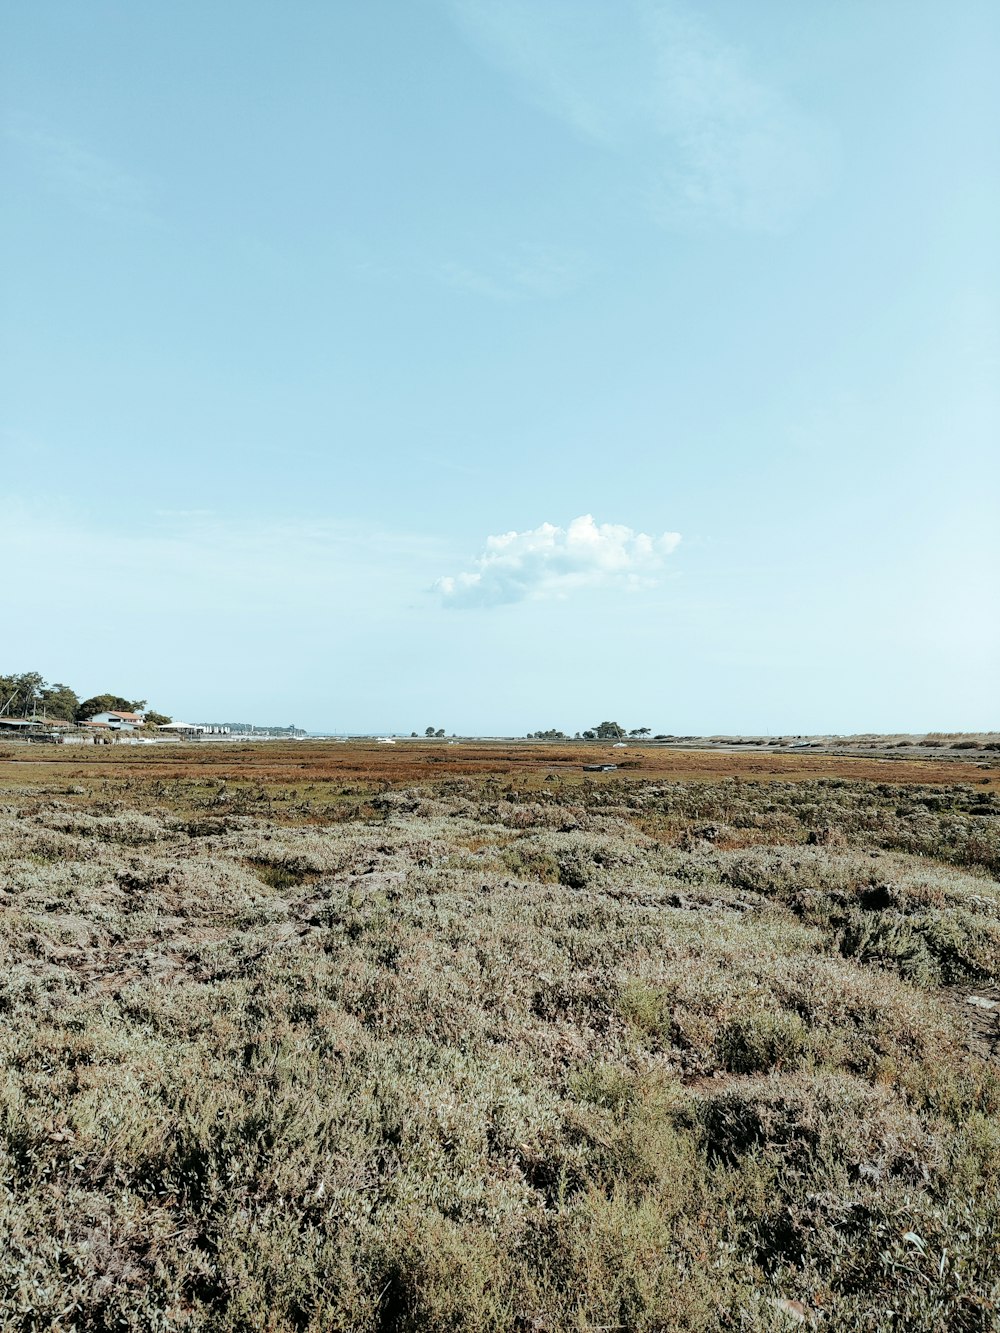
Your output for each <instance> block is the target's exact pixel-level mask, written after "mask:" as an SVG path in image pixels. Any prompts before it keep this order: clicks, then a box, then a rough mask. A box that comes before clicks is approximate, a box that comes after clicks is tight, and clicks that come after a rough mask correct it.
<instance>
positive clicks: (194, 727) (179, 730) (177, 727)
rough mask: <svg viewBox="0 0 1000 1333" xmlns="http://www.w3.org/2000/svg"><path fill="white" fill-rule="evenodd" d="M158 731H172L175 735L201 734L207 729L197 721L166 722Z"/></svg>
mask: <svg viewBox="0 0 1000 1333" xmlns="http://www.w3.org/2000/svg"><path fill="white" fill-rule="evenodd" d="M157 730H158V731H170V732H172V733H173V734H174V735H175V736H200V735H201V734H202V732H203V731H204V730H205V728H204V727H200V726H199V725H198V724H197V722H164V723H162V724H161V725H160V726H159V727H158V728H157Z"/></svg>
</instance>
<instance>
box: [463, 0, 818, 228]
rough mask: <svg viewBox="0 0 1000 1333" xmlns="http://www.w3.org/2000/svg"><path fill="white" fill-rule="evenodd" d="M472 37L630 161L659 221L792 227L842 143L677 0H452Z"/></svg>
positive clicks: (573, 122) (540, 97)
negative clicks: (538, 0) (835, 148)
mask: <svg viewBox="0 0 1000 1333" xmlns="http://www.w3.org/2000/svg"><path fill="white" fill-rule="evenodd" d="M450 7H451V9H452V12H453V13H454V14H455V16H456V19H457V21H458V23H459V25H460V26H461V28H462V30H463V31H464V32H465V33H466V35H467V36H468V38H469V40H470V41H471V42H472V43H473V44H474V45H475V46H476V47H477V49H479V50H480V51H481V52H482V53H483V54H484V55H485V56H486V57H487V58H488V59H490V60H492V61H493V62H494V63H496V64H498V65H500V66H502V67H503V68H505V69H508V70H509V71H511V72H512V73H513V74H514V75H515V76H516V77H517V78H518V79H519V80H520V81H521V83H522V86H523V87H524V88H525V89H526V91H527V92H528V94H529V96H531V97H532V98H533V99H534V100H535V101H537V102H538V103H539V104H540V105H542V106H543V107H544V108H545V109H546V110H547V111H549V112H550V113H551V114H553V115H556V116H558V117H559V118H560V119H561V120H563V121H564V122H565V123H566V124H567V125H569V126H570V127H571V128H572V129H573V130H574V131H575V132H576V133H577V134H579V135H581V136H582V137H584V138H586V139H587V140H589V141H591V142H593V143H594V144H596V145H599V146H600V147H602V148H604V149H606V150H610V151H613V152H615V153H617V154H620V155H622V156H625V157H627V158H629V159H630V160H632V161H633V162H634V164H635V166H636V168H637V170H638V172H639V180H638V181H637V185H636V188H637V189H638V190H639V191H640V192H641V193H643V194H644V195H645V196H646V197H647V199H648V200H649V203H650V206H651V208H652V210H653V212H654V215H656V216H657V217H658V218H659V219H660V220H662V221H664V222H669V223H689V222H693V221H699V222H705V221H708V220H712V221H716V222H722V223H724V224H726V225H728V226H731V227H737V228H745V229H750V230H780V229H782V228H784V227H786V226H788V225H789V224H790V223H791V222H793V221H794V219H795V218H796V217H797V216H798V215H799V214H800V213H801V212H802V211H803V210H804V209H805V208H806V207H807V206H808V205H809V204H810V203H811V202H812V201H813V200H814V199H815V198H816V197H817V196H818V195H819V194H821V193H822V192H823V191H824V190H825V189H826V188H827V185H828V182H829V179H830V175H831V163H832V158H833V152H832V142H831V136H830V134H829V133H828V131H826V130H825V129H824V127H822V126H821V125H819V124H818V123H817V122H816V121H815V120H814V119H813V118H811V117H810V116H809V115H808V114H806V112H805V111H804V110H803V109H802V108H800V107H798V106H796V105H795V104H794V103H793V102H792V100H791V99H790V98H788V97H787V96H785V95H783V94H782V92H781V91H780V89H778V88H776V87H773V86H771V85H770V84H769V83H768V81H767V80H765V79H764V78H762V77H761V76H760V75H758V74H756V73H755V72H754V70H753V69H752V67H751V60H750V58H749V57H748V55H747V54H746V53H745V52H742V51H740V50H739V49H737V48H736V47H734V46H732V45H730V44H728V43H727V42H726V41H725V39H724V38H723V37H722V36H721V35H720V34H719V33H718V32H716V31H715V30H713V29H712V28H711V27H710V26H709V24H708V23H707V22H706V21H705V20H704V19H703V18H702V17H701V16H700V15H699V16H695V14H694V13H693V12H692V11H691V10H689V9H688V8H686V7H685V6H683V5H682V4H680V3H678V2H677V0H548V2H547V3H546V4H545V5H538V4H535V3H529V0H450Z"/></svg>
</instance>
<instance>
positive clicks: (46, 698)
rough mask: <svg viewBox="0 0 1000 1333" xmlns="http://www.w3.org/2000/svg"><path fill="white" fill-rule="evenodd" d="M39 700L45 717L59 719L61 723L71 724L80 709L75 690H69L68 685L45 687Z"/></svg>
mask: <svg viewBox="0 0 1000 1333" xmlns="http://www.w3.org/2000/svg"><path fill="white" fill-rule="evenodd" d="M40 698H41V704H42V708H43V709H44V710H45V716H46V717H56V718H60V719H61V720H62V721H63V722H72V721H73V720H74V718H75V717H76V710H77V709H78V708H79V707H80V700H79V697H78V696H77V693H76V690H71V689H70V687H69V686H68V685H45V686H43V688H42V690H41V692H40Z"/></svg>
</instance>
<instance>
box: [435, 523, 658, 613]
mask: <svg viewBox="0 0 1000 1333" xmlns="http://www.w3.org/2000/svg"><path fill="white" fill-rule="evenodd" d="M679 541H680V534H679V533H676V532H665V533H663V534H662V535H661V536H659V537H650V536H648V535H647V534H646V533H645V532H635V531H634V530H633V529H632V528H628V527H625V526H624V525H622V524H620V523H595V522H594V519H593V518H592V516H591V515H590V514H583V515H581V517H580V518H575V519H573V521H572V522H571V523H570V524H569V525H568V526H567V527H565V528H562V527H557V526H556V525H555V524H553V523H543V524H542V525H541V526H540V527H537V528H531V529H530V530H528V531H527V532H505V533H503V534H502V535H500V536H496V537H487V539H486V546H485V548H484V550H483V551H482V553H481V554H480V555H478V556H477V557H476V559H475V560H474V561H473V562H472V569H470V570H466V571H463V572H462V573H460V574H455V575H452V576H449V577H447V578H442V579H439V580H438V581H437V583H436V584H435V587H436V589H437V590H438V592H439V593H440V594H441V599H442V601H443V603H444V605H445V606H452V607H482V606H501V605H503V604H504V603H509V602H520V601H524V600H525V599H526V598H544V597H564V596H566V595H567V594H569V593H571V592H574V591H576V590H577V589H581V588H595V587H607V586H609V585H616V586H624V587H631V588H636V587H641V586H643V585H644V584H647V585H648V584H649V583H651V582H653V581H654V579H655V575H656V573H657V572H658V571H659V570H660V569H661V568H662V566H663V561H664V559H665V558H666V557H667V556H668V555H670V554H671V553H672V552H673V551H674V550H675V549H676V547H677V544H678V542H679Z"/></svg>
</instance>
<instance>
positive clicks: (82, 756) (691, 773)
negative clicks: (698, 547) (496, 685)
mask: <svg viewBox="0 0 1000 1333" xmlns="http://www.w3.org/2000/svg"><path fill="white" fill-rule="evenodd" d="M593 763H617V764H618V772H617V773H615V774H598V773H584V772H583V771H582V770H583V765H584V764H593ZM550 774H555V775H558V776H559V777H560V778H561V779H564V780H575V781H579V782H584V781H587V782H608V781H610V780H613V779H618V780H621V779H627V778H642V779H643V780H646V781H652V780H656V781H666V782H717V781H720V780H722V779H725V778H740V779H745V780H746V781H752V782H803V781H810V780H815V779H818V778H844V779H848V780H850V781H855V782H893V783H897V784H902V785H910V784H914V783H956V782H966V783H976V784H977V785H982V786H986V787H989V788H991V789H996V788H997V787H1000V762H997V761H993V762H992V763H990V764H982V763H974V762H968V761H963V760H960V759H899V758H893V759H887V758H870V759H869V758H851V757H845V756H839V755H824V754H807V753H794V754H789V753H778V754H775V753H768V752H762V751H752V752H746V751H744V752H739V751H737V752H731V751H718V750H670V749H665V748H660V747H657V746H641V745H636V744H634V743H633V744H631V745H630V747H629V749H628V750H627V751H622V750H614V749H611V748H610V747H609V746H608V745H607V744H604V745H588V744H585V743H583V744H581V743H576V744H571V745H559V744H558V743H548V742H546V743H535V744H531V743H520V744H519V743H517V742H502V741H460V742H458V743H457V744H454V745H449V744H447V743H446V742H443V741H432V742H422V741H400V742H399V743H398V744H397V745H394V746H389V745H380V744H378V743H377V742H374V741H370V742H366V741H354V742H350V743H344V744H341V743H338V742H330V741H311V742H310V741H299V742H273V743H261V744H256V743H255V744H244V745H226V744H216V743H214V742H208V743H205V742H201V743H194V744H187V745H181V744H170V745H163V746H159V747H156V748H154V747H152V746H150V747H145V746H143V747H135V748H131V747H126V746H115V747H107V748H106V747H103V746H99V747H89V746H88V747H84V746H65V747H63V746H58V747H57V746H51V747H48V746H46V747H44V748H43V747H41V746H25V745H21V746H10V745H9V746H6V747H3V746H2V745H0V783H24V782H44V781H46V779H47V777H52V778H53V779H57V778H59V777H62V776H67V775H68V776H76V777H80V778H86V779H91V780H92V779H95V778H98V777H102V778H108V779H118V778H127V779H129V780H133V781H138V782H156V781H170V782H176V781H185V780H187V781H190V780H199V779H206V780H208V779H212V780H219V781H226V782H234V783H239V784H248V783H257V784H260V785H262V786H264V787H268V788H286V787H289V786H296V785H299V784H302V783H338V782H363V783H373V784H388V785H390V786H407V785H411V784H413V783H422V782H436V781H440V780H442V779H446V778H450V777H463V778H518V779H523V780H524V781H525V783H526V784H527V785H529V786H531V785H535V784H537V783H538V782H539V781H542V780H544V778H545V777H546V776H548V775H550Z"/></svg>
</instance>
